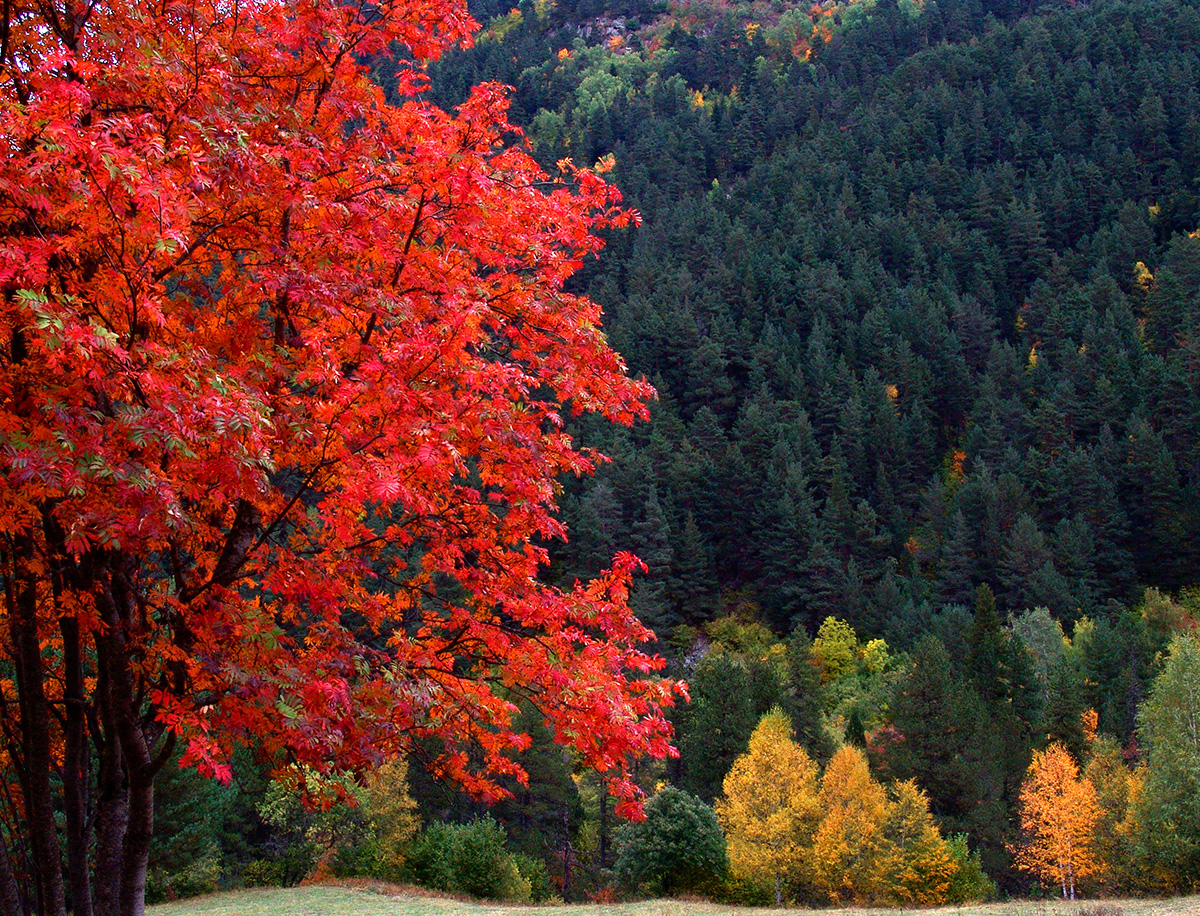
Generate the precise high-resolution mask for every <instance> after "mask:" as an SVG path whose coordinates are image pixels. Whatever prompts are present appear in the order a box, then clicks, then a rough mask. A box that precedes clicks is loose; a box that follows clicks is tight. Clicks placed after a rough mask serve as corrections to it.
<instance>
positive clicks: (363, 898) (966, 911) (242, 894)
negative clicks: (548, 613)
mask: <svg viewBox="0 0 1200 916" xmlns="http://www.w3.org/2000/svg"><path fill="white" fill-rule="evenodd" d="M805 912H809V913H814V914H819V916H865V914H869V913H875V914H890V916H902V914H904V913H912V912H920V913H922V914H928V916H933V914H946V916H1200V897H1179V898H1176V899H1174V900H1107V901H1096V900H1077V901H1075V902H1074V903H1065V902H1062V901H1049V900H1047V901H1043V900H1025V901H1015V902H1009V903H988V904H980V905H977V906H961V907H956V906H948V907H939V908H937V909H929V910H919V911H914V910H912V909H908V910H902V909H888V910H865V909H853V908H851V909H823V910H795V909H793V910H770V909H750V908H744V907H729V906H721V905H718V904H712V903H704V902H692V901H681V900H647V901H643V902H641V903H620V904H609V905H599V904H588V905H574V906H556V907H527V906H526V907H522V906H504V905H501V904H494V903H474V902H467V901H462V900H455V899H451V898H446V897H432V896H426V895H423V894H418V893H415V892H412V891H410V890H401V889H398V888H387V887H381V886H380V887H374V888H371V887H367V886H363V887H333V886H316V887H293V888H287V889H283V890H279V889H256V890H248V891H231V892H229V893H225V894H213V895H211V896H208V897H197V898H195V899H192V900H184V901H180V902H178V903H167V904H162V905H160V906H154V907H148V908H147V914H148V916H770V914H772V913H788V914H790V916H797V914H800V913H805Z"/></svg>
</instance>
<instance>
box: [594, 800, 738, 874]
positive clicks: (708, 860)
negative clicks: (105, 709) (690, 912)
mask: <svg viewBox="0 0 1200 916" xmlns="http://www.w3.org/2000/svg"><path fill="white" fill-rule="evenodd" d="M618 845H619V847H620V852H619V854H618V856H617V877H618V878H619V879H620V881H621V883H622V884H624V885H625V886H626V887H628V888H629V889H631V890H637V889H638V888H640V887H646V888H647V889H649V890H651V891H652V892H655V893H657V892H659V891H661V892H663V893H666V894H671V893H674V892H676V891H701V892H711V893H715V892H718V891H719V889H720V882H721V881H722V880H723V878H724V876H725V873H726V872H727V871H728V867H729V862H728V859H727V858H726V855H725V835H724V834H723V833H722V832H721V825H720V824H719V823H717V815H716V814H715V813H714V812H713V809H712V808H710V807H709V806H708V805H706V804H704V802H702V801H701V800H700V799H699V798H697V797H696V796H694V795H689V794H688V793H687V792H682V791H680V790H679V789H675V788H672V787H670V786H668V787H667V788H665V789H662V790H661V791H660V792H658V794H656V795H655V796H654V797H653V798H651V799H650V801H648V802H646V819H645V820H644V821H642V822H641V823H640V824H630V825H628V826H627V827H624V828H623V829H622V830H621V831H620V833H619V834H618Z"/></svg>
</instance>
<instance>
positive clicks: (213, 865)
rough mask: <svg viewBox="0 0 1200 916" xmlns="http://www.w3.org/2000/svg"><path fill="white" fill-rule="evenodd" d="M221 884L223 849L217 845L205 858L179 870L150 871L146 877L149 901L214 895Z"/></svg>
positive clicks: (205, 853)
mask: <svg viewBox="0 0 1200 916" xmlns="http://www.w3.org/2000/svg"><path fill="white" fill-rule="evenodd" d="M220 882H221V850H220V847H218V846H217V845H216V844H215V843H214V844H212V845H210V846H209V847H208V848H207V850H205V852H204V854H203V855H201V856H199V857H198V858H196V859H195V860H194V861H192V862H191V863H190V864H188V865H187V866H185V867H183V868H181V869H179V870H176V871H167V870H165V869H161V868H153V869H150V870H149V872H147V874H146V902H147V903H162V902H163V901H165V900H179V899H180V898H182V897H195V896H198V895H199V894H210V893H212V892H213V891H215V890H217V889H218V886H219V885H220Z"/></svg>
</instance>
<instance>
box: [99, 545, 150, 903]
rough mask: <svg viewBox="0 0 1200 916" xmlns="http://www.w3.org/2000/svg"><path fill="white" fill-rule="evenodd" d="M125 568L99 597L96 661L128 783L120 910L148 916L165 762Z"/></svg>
mask: <svg viewBox="0 0 1200 916" xmlns="http://www.w3.org/2000/svg"><path fill="white" fill-rule="evenodd" d="M122 563H123V558H122V557H121V556H120V555H118V556H117V557H115V558H114V559H113V561H112V565H111V567H110V569H109V574H108V576H107V580H106V581H105V582H104V587H103V589H102V592H101V595H100V600H99V608H100V616H101V620H102V621H103V622H104V624H105V626H104V629H103V631H101V632H98V633H97V635H96V659H97V664H98V665H99V666H100V667H101V668H103V669H105V670H106V671H107V674H108V689H109V701H110V704H111V705H110V710H111V721H112V725H113V728H114V731H113V732H112V733H110V735H109V739H108V740H109V741H110V742H112V743H114V744H115V745H116V747H117V748H118V749H119V756H120V758H121V761H122V763H123V764H124V770H125V775H126V779H127V790H126V791H127V795H126V796H125V798H126V805H125V810H126V813H127V820H126V823H125V836H124V843H123V845H122V850H121V886H120V893H119V897H118V908H117V909H118V913H119V916H144V913H145V910H146V869H147V865H148V863H149V860H150V838H151V835H152V834H153V832H154V775H155V773H156V772H157V770H158V768H159V767H160V766H161V763H162V760H161V759H159V760H157V761H156V760H155V758H154V754H153V747H154V743H155V742H154V737H153V736H152V735H151V734H149V733H148V731H147V728H146V726H145V725H144V724H143V722H142V720H141V715H140V712H141V706H142V703H141V700H142V698H141V697H139V695H138V691H137V687H136V682H135V677H134V671H133V666H132V664H131V661H130V658H129V652H128V644H127V635H126V634H127V632H128V628H133V627H136V626H137V620H138V613H137V607H136V599H135V597H134V594H133V590H132V588H131V587H130V584H129V581H128V579H127V578H126V575H125V572H126V571H125V570H124V569H123V568H122Z"/></svg>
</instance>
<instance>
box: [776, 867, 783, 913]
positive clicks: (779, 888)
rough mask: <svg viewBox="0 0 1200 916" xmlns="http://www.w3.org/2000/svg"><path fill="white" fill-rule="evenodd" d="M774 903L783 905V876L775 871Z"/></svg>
mask: <svg viewBox="0 0 1200 916" xmlns="http://www.w3.org/2000/svg"><path fill="white" fill-rule="evenodd" d="M775 905H776V906H783V876H782V875H780V874H779V872H775Z"/></svg>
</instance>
